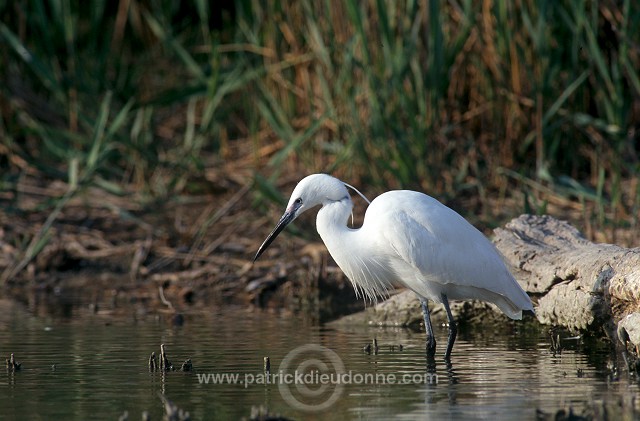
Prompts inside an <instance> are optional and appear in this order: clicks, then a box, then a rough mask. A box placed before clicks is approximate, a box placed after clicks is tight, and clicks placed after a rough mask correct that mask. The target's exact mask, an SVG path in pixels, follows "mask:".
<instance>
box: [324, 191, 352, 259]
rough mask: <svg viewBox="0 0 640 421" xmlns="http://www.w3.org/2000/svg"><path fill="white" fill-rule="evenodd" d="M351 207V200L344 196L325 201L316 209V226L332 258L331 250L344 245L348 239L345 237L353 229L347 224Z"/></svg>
mask: <svg viewBox="0 0 640 421" xmlns="http://www.w3.org/2000/svg"><path fill="white" fill-rule="evenodd" d="M352 209H353V202H352V201H351V199H350V198H348V197H346V198H344V199H342V200H340V201H336V202H330V203H325V204H324V205H323V206H322V208H320V210H319V211H318V216H317V218H316V228H317V230H318V234H320V237H322V241H323V242H324V244H325V245H326V246H327V248H328V249H329V253H331V255H332V256H333V257H334V259H335V255H334V253H333V250H336V249H338V248H340V247H344V246H345V244H344V242H345V241H348V240H347V238H346V237H348V236H349V233H352V232H353V231H354V230H353V229H350V228H349V227H348V226H347V223H348V221H349V216H351V210H352Z"/></svg>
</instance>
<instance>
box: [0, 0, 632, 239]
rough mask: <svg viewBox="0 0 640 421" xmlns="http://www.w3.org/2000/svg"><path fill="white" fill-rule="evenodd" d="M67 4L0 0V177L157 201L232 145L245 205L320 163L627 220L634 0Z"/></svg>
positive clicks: (598, 221) (488, 209)
mask: <svg viewBox="0 0 640 421" xmlns="http://www.w3.org/2000/svg"><path fill="white" fill-rule="evenodd" d="M83 4H84V3H81V2H76V1H72V0H48V1H45V0H36V1H33V2H27V3H22V4H18V5H13V4H8V3H3V4H1V5H0V16H2V17H3V19H2V22H3V23H0V39H1V40H2V43H3V44H5V45H6V46H8V48H7V49H5V50H4V52H3V53H1V54H2V56H3V57H2V58H3V60H2V63H3V65H2V66H1V69H0V76H1V77H2V80H3V83H2V87H1V88H0V89H2V98H3V99H2V101H3V104H4V105H3V107H2V121H3V123H2V128H0V130H1V131H2V137H3V139H4V140H3V146H2V149H1V150H0V154H2V155H3V156H4V158H2V159H3V160H5V161H6V162H8V163H9V170H8V171H6V172H5V173H4V174H3V176H2V183H3V185H4V186H5V187H7V189H10V188H11V186H12V185H15V183H16V182H17V181H16V180H17V179H18V178H19V175H20V174H24V173H37V174H40V175H42V177H44V178H46V179H47V180H61V181H64V182H65V183H67V184H68V185H69V186H73V188H71V187H70V189H71V191H72V192H73V194H78V193H81V192H82V189H83V188H85V187H87V186H97V187H99V188H103V189H108V191H110V192H111V193H113V194H121V195H122V194H130V192H131V191H136V192H142V193H143V194H140V195H139V196H138V199H136V200H157V199H158V198H159V197H160V198H162V197H168V196H169V195H172V194H176V193H185V194H188V193H189V188H190V187H189V186H190V183H189V180H192V179H194V178H201V177H202V175H203V172H204V171H205V169H206V167H207V165H211V164H210V163H211V162H219V161H220V160H228V159H241V158H242V159H244V158H246V157H245V156H241V155H239V154H240V152H238V151H245V152H244V154H246V153H247V152H246V150H247V149H246V148H241V147H239V146H238V145H239V144H246V145H248V147H249V148H250V150H252V151H253V155H254V156H253V160H252V161H250V162H252V168H251V170H252V171H255V172H256V173H262V174H264V175H265V176H264V177H256V181H257V182H256V187H257V188H256V189H255V191H256V203H257V204H259V203H263V204H264V203H266V201H269V200H282V197H281V196H280V194H279V193H278V189H277V188H276V186H275V182H276V180H277V179H279V178H281V177H282V176H283V175H284V174H289V173H293V174H296V175H298V174H304V173H309V172H313V171H326V172H333V173H336V174H337V175H339V176H341V177H343V178H346V179H349V180H352V181H353V183H355V184H360V185H368V186H371V187H370V189H371V190H378V191H381V190H383V189H387V188H399V187H406V188H415V189H421V190H424V191H427V192H429V193H431V194H434V195H438V196H440V197H442V198H443V199H444V200H445V201H454V202H455V201H457V200H468V199H469V198H472V197H473V198H476V200H477V201H479V203H478V206H474V207H473V208H474V209H481V214H482V218H483V219H485V220H487V221H488V224H489V225H495V224H497V223H501V222H503V221H504V219H505V218H507V217H510V216H513V215H515V214H517V213H519V212H522V211H528V212H545V211H549V206H550V205H553V204H560V205H562V204H576V203H578V204H579V205H580V207H581V212H580V213H579V219H580V220H579V221H576V222H581V223H582V224H583V226H592V227H595V228H594V229H593V231H594V232H595V231H600V232H606V233H608V235H607V238H608V239H610V240H611V239H612V238H614V237H615V233H616V230H617V229H618V228H624V229H625V230H628V231H630V232H636V233H638V232H640V226H638V213H639V212H638V209H640V194H639V193H640V187H639V186H640V183H639V175H638V174H639V170H640V161H639V159H638V153H639V150H640V146H639V144H638V137H639V134H638V131H637V130H638V127H640V126H639V118H638V110H640V74H639V71H638V69H640V33H639V32H638V31H637V30H635V28H638V27H640V6H637V5H636V4H635V2H632V1H630V0H623V1H621V2H617V1H613V0H608V1H600V2H594V1H587V0H562V1H549V0H547V1H536V2H534V1H531V0H519V1H515V2H496V1H491V0H484V1H480V2H472V1H469V0H464V1H459V2H453V1H447V2H445V1H430V2H418V1H410V0H407V1H403V2H395V1H389V0H376V1H369V2H362V1H356V0H345V1H337V0H325V1H311V0H301V1H298V2H280V1H276V0H266V1H258V0H237V1H236V2H235V3H234V7H233V10H234V14H233V15H229V16H230V17H228V18H227V19H226V20H223V21H224V22H225V24H224V25H223V26H222V27H221V28H216V29H213V30H212V29H211V22H212V21H213V20H214V19H213V18H214V12H215V11H212V10H211V9H210V7H212V6H211V4H210V3H209V2H205V1H203V0H199V1H196V2H193V3H191V4H189V5H186V4H184V5H180V4H179V3H178V2H166V1H163V2H160V1H144V2H143V1H140V0H131V1H129V2H119V3H112V2H102V3H97V4H94V5H93V6H92V7H91V8H88V7H86V6H83ZM179 6H180V7H179ZM9 22H10V23H9ZM266 149H270V150H272V151H273V152H271V153H270V155H269V156H268V159H265V157H264V155H262V154H259V153H258V151H263V150H266ZM16 162H20V163H24V165H22V166H21V165H18V164H16ZM294 178H296V177H294ZM491 197H494V198H495V197H501V198H504V199H505V200H500V201H498V202H497V203H496V202H495V200H489V199H488V198H491ZM508 198H511V199H515V200H512V201H510V202H509V201H506V199H508ZM60 200H64V197H61V198H60ZM508 203H516V204H517V205H509V206H507V209H505V206H506V205H505V204H508ZM50 205H51V209H52V211H53V210H55V209H56V206H57V205H56V204H55V203H52V204H50ZM569 207H571V206H569ZM634 230H635V231H634ZM638 235H639V234H636V235H635V237H634V238H632V239H631V240H630V241H632V242H633V241H635V242H636V244H637V241H638V240H639V238H638Z"/></svg>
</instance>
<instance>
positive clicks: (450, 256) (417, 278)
mask: <svg viewBox="0 0 640 421" xmlns="http://www.w3.org/2000/svg"><path fill="white" fill-rule="evenodd" d="M347 186H348V187H350V188H353V187H351V186H349V185H348V184H346V183H344V182H342V181H340V180H338V179H337V178H334V177H331V176H329V175H326V174H312V175H309V176H307V177H305V178H304V179H302V180H301V181H300V182H299V183H298V185H297V186H296V188H295V189H294V190H293V193H292V194H291V198H290V199H289V204H288V205H287V208H286V211H285V213H284V215H282V217H281V218H280V221H279V222H278V224H277V225H276V227H275V228H274V230H273V231H272V232H271V234H269V236H268V237H267V239H266V240H265V241H264V243H262V245H261V246H260V248H259V249H258V252H257V253H256V256H255V258H254V259H253V260H254V261H255V260H257V259H258V257H260V255H261V254H262V253H263V252H264V251H265V250H266V248H267V247H269V245H270V244H271V243H272V242H273V240H274V239H275V238H276V237H277V236H278V234H280V232H281V231H282V230H283V229H284V228H285V227H286V226H287V225H288V224H289V223H291V222H292V221H293V220H294V219H296V218H297V217H298V216H299V215H300V214H301V213H303V212H304V211H306V210H308V209H311V208H314V207H316V206H318V205H322V208H320V210H319V211H318V216H317V218H316V228H317V230H318V233H319V234H320V237H322V241H324V244H325V245H326V247H327V249H328V250H329V253H331V256H332V257H333V259H334V260H335V261H336V263H337V264H338V266H340V268H341V269H342V271H343V272H344V273H345V274H346V275H347V277H348V278H349V280H350V281H351V283H352V284H353V287H354V289H355V292H356V296H359V295H362V296H363V297H364V298H368V299H369V300H372V301H374V300H376V297H377V296H378V295H388V289H389V287H390V286H391V285H392V284H393V283H399V284H402V285H404V286H406V287H407V288H409V289H411V290H412V291H413V292H415V293H416V294H417V295H418V297H419V299H420V302H421V304H422V311H423V314H424V324H425V330H426V333H427V354H428V355H429V356H431V357H433V356H434V355H435V349H436V341H435V338H434V335H433V328H432V327H431V319H430V317H429V306H428V304H427V300H432V301H434V302H436V303H442V304H443V305H444V308H445V310H446V312H447V318H448V319H449V337H448V341H447V350H446V352H445V359H446V360H450V358H451V350H452V349H453V343H454V342H455V340H456V333H457V328H456V322H455V320H454V319H453V315H452V314H451V309H450V308H449V300H450V299H451V300H465V299H480V300H483V301H488V302H491V303H494V304H495V305H497V306H498V308H500V310H502V311H503V312H504V313H505V314H506V315H507V316H509V317H510V318H512V319H518V320H519V319H521V318H522V311H523V310H531V311H532V310H533V306H532V304H531V300H530V299H529V297H528V296H527V294H526V293H525V292H524V291H523V289H522V288H521V287H520V285H518V283H517V282H516V280H515V279H514V278H513V276H512V275H511V273H510V272H509V270H508V269H507V267H506V266H505V264H504V262H503V261H502V259H501V257H500V255H499V253H498V251H497V250H496V249H495V247H494V246H493V244H492V243H491V242H490V241H489V240H488V239H487V238H486V237H485V236H484V235H483V234H482V233H481V232H480V231H478V230H477V229H476V228H474V227H473V226H472V225H471V224H469V223H468V222H467V221H466V220H465V219H464V218H463V217H462V216H460V215H459V214H458V213H456V212H455V211H453V210H452V209H450V208H448V207H446V206H445V205H443V204H442V203H440V202H438V201H437V200H436V199H434V198H432V197H430V196H427V195H426V194H423V193H418V192H415V191H409V190H396V191H390V192H387V193H384V194H381V195H380V196H378V197H377V198H376V199H375V200H374V201H373V202H371V204H370V205H369V207H368V208H367V211H366V213H365V218H364V222H363V224H362V227H361V228H359V229H352V228H349V227H348V226H347V223H348V221H349V215H351V212H352V210H353V202H352V201H351V197H350V196H349V192H348V191H347ZM353 189H354V190H355V191H356V192H357V193H358V194H360V195H362V194H361V193H360V192H358V191H357V190H356V189H355V188H353ZM363 198H364V196H363ZM365 200H366V198H365Z"/></svg>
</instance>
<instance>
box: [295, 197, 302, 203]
mask: <svg viewBox="0 0 640 421" xmlns="http://www.w3.org/2000/svg"><path fill="white" fill-rule="evenodd" d="M294 203H297V204H298V205H301V204H302V199H301V198H299V197H298V198H297V199H296V200H295V202H294Z"/></svg>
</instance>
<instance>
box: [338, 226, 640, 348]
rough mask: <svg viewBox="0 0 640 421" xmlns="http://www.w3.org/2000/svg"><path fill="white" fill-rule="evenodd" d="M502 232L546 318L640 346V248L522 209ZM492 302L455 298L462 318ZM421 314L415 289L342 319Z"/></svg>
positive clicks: (375, 320)
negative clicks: (593, 237) (594, 237)
mask: <svg viewBox="0 0 640 421" xmlns="http://www.w3.org/2000/svg"><path fill="white" fill-rule="evenodd" d="M495 235H496V236H495V245H496V247H497V248H498V250H500V252H501V253H502V254H503V255H504V257H505V261H506V262H507V263H508V264H509V265H510V266H512V271H513V273H514V276H515V277H516V279H517V280H518V282H519V283H520V285H521V286H522V287H523V288H524V289H525V290H526V291H527V292H528V293H529V295H530V296H531V298H532V300H533V301H534V307H535V312H536V317H537V319H538V321H539V322H540V323H543V324H549V325H557V326H563V327H566V328H569V329H572V330H580V331H593V332H601V331H604V332H605V333H606V334H607V335H610V336H613V337H615V336H619V339H620V340H621V341H622V342H626V341H629V342H631V343H632V344H633V345H635V346H636V347H637V346H638V345H640V325H639V324H640V248H634V249H625V248H622V247H618V246H615V245H611V244H595V243H592V242H590V241H588V240H587V239H585V238H584V237H583V236H582V234H580V232H579V231H578V230H577V229H575V228H574V227H572V226H571V225H569V224H568V223H566V222H563V221H559V220H557V219H555V218H552V217H550V216H533V215H522V216H520V217H518V218H516V219H513V220H512V221H511V222H509V223H508V224H507V225H506V226H505V227H504V228H499V229H496V231H495ZM439 307H440V306H437V307H436V308H435V309H434V311H433V314H432V316H433V317H434V318H435V319H436V320H435V322H436V323H438V321H439V319H438V317H439V315H440V317H441V319H440V320H443V316H442V313H443V312H442V309H441V308H439ZM488 308H494V309H495V307H494V306H492V305H488V304H483V303H476V302H472V303H469V302H467V303H455V304H454V305H453V306H452V311H453V312H454V313H455V314H456V315H457V316H458V317H460V316H464V317H465V318H469V317H473V315H474V314H482V317H486V316H487V314H488V312H478V310H479V309H488ZM496 311H499V310H497V309H496ZM421 318H422V315H421V312H420V305H419V303H418V300H417V299H416V298H415V295H414V294H413V293H412V292H411V291H404V292H402V293H400V294H398V295H395V296H394V297H392V298H390V299H389V300H387V301H385V302H383V303H380V304H378V305H376V306H375V307H372V308H369V309H367V310H365V311H364V312H362V313H358V314H356V315H352V316H347V317H346V318H344V319H343V320H341V321H340V323H362V322H368V323H371V324H390V325H411V324H414V323H419V322H420V320H421ZM618 323H619V324H618ZM612 339H613V338H612Z"/></svg>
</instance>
